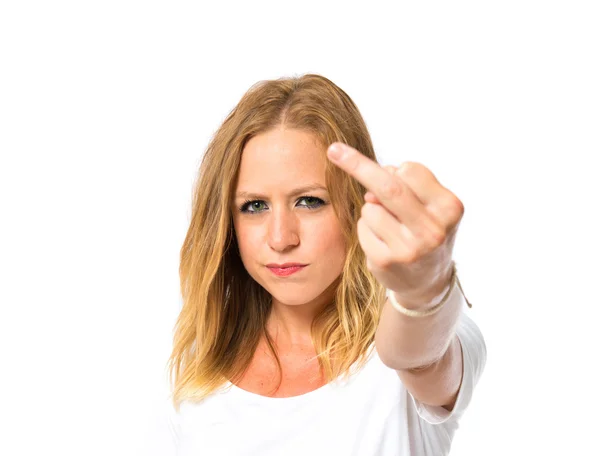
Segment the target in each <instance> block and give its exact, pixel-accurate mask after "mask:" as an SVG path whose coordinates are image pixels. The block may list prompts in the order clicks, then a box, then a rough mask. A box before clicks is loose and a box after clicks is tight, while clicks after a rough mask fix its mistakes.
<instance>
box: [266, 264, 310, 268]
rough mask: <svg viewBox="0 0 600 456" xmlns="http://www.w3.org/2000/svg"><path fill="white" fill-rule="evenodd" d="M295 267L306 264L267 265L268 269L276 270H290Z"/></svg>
mask: <svg viewBox="0 0 600 456" xmlns="http://www.w3.org/2000/svg"><path fill="white" fill-rule="evenodd" d="M296 266H306V264H304V263H283V264H277V263H269V264H268V265H267V267H268V268H277V269H284V268H292V267H296Z"/></svg>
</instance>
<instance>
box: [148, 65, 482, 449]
mask: <svg viewBox="0 0 600 456" xmlns="http://www.w3.org/2000/svg"><path fill="white" fill-rule="evenodd" d="M329 146H331V147H329ZM335 146H339V148H340V149H341V150H342V151H345V152H346V155H345V158H341V159H335V158H334V154H333V152H334V149H335ZM404 165H405V166H403V167H401V168H400V169H397V168H395V167H392V166H388V167H383V168H382V167H380V166H379V165H378V164H377V162H376V158H375V153H374V151H373V146H372V143H371V139H370V136H369V133H368V131H367V127H366V125H365V123H364V121H363V119H362V117H361V115H360V113H359V111H358V109H357V107H356V106H355V104H354V103H353V102H352V100H351V99H350V97H349V96H348V95H347V94H346V93H345V92H344V91H343V90H341V89H340V88H339V87H337V86H336V85H335V84H334V83H333V82H331V81H330V80H328V79H327V78H325V77H323V76H319V75H315V74H306V75H303V76H301V77H294V78H282V79H278V80H273V81H262V82H260V83H258V84H256V85H254V86H253V87H251V89H250V90H249V91H248V92H247V93H246V94H245V95H244V96H243V98H242V99H241V101H240V102H239V103H238V105H237V106H236V107H235V108H234V109H233V111H232V112H231V113H230V114H229V115H228V116H227V118H226V119H225V121H224V123H223V124H222V126H221V127H220V128H219V129H218V130H217V132H216V133H215V135H214V137H213V138H212V140H211V142H210V144H209V146H208V149H207V150H206V153H205V155H204V158H203V160H202V164H201V167H200V173H199V177H198V180H197V183H196V187H195V193H194V198H193V211H192V217H191V223H190V227H189V230H188V232H187V236H186V238H185V242H184V244H183V247H182V249H181V265H180V277H181V291H182V298H183V307H182V310H181V313H180V315H179V318H178V320H177V323H176V328H175V332H174V344H173V352H172V354H171V357H170V360H169V368H170V374H171V375H170V379H171V387H172V393H173V394H172V397H171V398H169V402H168V408H167V413H166V415H165V418H166V419H165V430H164V432H165V435H164V436H163V437H164V440H162V441H158V442H157V443H156V445H157V446H156V452H157V454H168V455H171V454H173V455H174V454H178V455H192V454H202V455H213V456H217V455H228V456H234V455H260V456H265V455H286V456H288V455H311V456H317V455H336V456H338V455H340V456H341V455H360V456H371V455H407V456H408V455H442V454H447V453H448V452H449V449H450V443H451V441H452V438H453V435H454V433H455V430H456V429H457V427H458V420H459V418H460V416H461V415H462V413H463V412H464V410H465V409H466V407H467V405H468V404H469V402H470V400H471V396H472V393H473V389H474V387H475V385H476V383H477V381H478V379H479V377H480V375H481V371H482V369H483V367H484V364H485V358H486V348H485V343H484V340H483V337H482V335H481V332H480V331H479V329H478V328H477V326H476V325H475V324H474V322H473V321H472V320H471V319H470V318H469V317H467V315H466V314H465V312H464V310H465V309H466V307H467V306H465V304H467V305H468V306H470V304H468V302H467V301H466V298H465V297H464V294H463V293H462V288H461V287H460V283H459V282H458V281H457V277H456V269H455V264H454V262H453V261H452V248H453V244H454V239H455V236H456V231H457V227H458V224H459V222H460V219H461V218H462V215H463V211H464V210H463V207H462V204H461V202H460V200H458V198H456V197H455V196H454V195H453V194H452V193H451V192H450V191H449V190H448V189H446V188H444V187H443V186H442V185H441V184H439V182H438V181H437V180H436V179H435V177H434V175H433V174H432V173H431V171H429V170H428V169H427V168H426V167H425V166H423V165H420V164H418V163H409V162H407V163H405V164H404ZM290 263H293V264H294V265H295V266H293V267H292V266H291V265H290ZM158 439H159V440H160V438H158Z"/></svg>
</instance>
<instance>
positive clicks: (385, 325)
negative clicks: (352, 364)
mask: <svg viewBox="0 0 600 456" xmlns="http://www.w3.org/2000/svg"><path fill="white" fill-rule="evenodd" d="M438 291H439V290H438ZM459 293H460V291H459V290H458V289H457V286H456V285H455V286H454V289H453V290H452V292H451V294H450V296H449V297H448V300H447V301H446V303H445V304H444V305H443V307H442V308H441V309H440V310H439V311H438V312H436V313H434V314H433V315H429V316H426V317H410V316H407V315H404V314H403V313H401V312H399V311H398V310H397V309H395V308H394V307H393V306H392V304H391V303H390V301H389V298H388V299H386V301H385V303H384V305H383V309H382V314H381V319H380V322H379V326H378V328H377V332H376V334H375V345H376V348H377V352H378V354H379V357H380V358H381V360H382V361H383V362H384V363H385V364H386V365H387V366H389V367H391V368H393V369H396V370H402V369H411V368H415V367H420V366H426V365H430V364H432V363H435V362H437V361H439V360H441V358H442V357H443V356H444V355H445V354H446V352H447V350H448V348H449V346H450V343H451V341H452V339H453V337H454V334H455V328H456V324H457V322H458V318H459V316H460V313H461V311H462V299H460V297H459ZM396 298H397V301H398V303H399V304H400V305H402V306H403V307H406V308H408V309H416V310H420V309H423V308H427V307H430V306H428V305H426V304H423V302H426V303H429V302H430V301H431V299H433V298H432V297H431V296H424V297H423V302H421V303H418V302H417V301H416V300H415V301H413V302H410V303H409V302H406V301H405V302H403V301H402V299H401V298H399V297H398V296H397V295H396Z"/></svg>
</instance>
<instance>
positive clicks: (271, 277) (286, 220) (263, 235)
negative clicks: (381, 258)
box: [232, 126, 345, 358]
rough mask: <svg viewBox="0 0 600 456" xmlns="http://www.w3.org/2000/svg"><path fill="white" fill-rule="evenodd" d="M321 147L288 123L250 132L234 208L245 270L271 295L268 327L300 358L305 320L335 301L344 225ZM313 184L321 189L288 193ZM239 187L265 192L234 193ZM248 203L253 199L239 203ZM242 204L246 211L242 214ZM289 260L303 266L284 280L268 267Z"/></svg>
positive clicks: (305, 343)
mask: <svg viewBox="0 0 600 456" xmlns="http://www.w3.org/2000/svg"><path fill="white" fill-rule="evenodd" d="M325 150H326V146H325V145H322V144H319V142H318V141H317V139H316V137H315V136H314V135H312V134H311V133H309V132H305V131H302V130H296V129H289V128H287V127H285V126H280V127H277V128H275V129H272V130H270V131H268V132H265V133H262V134H259V135H256V136H254V137H253V138H252V139H250V140H249V141H248V142H247V143H246V146H245V147H244V150H243V152H242V160H241V167H240V173H239V178H238V181H237V183H236V191H235V199H234V205H233V207H232V211H233V212H232V213H233V222H234V228H235V233H236V237H237V241H238V245H239V249H240V255H241V259H242V262H243V264H244V267H245V268H246V270H247V271H248V273H249V274H250V276H251V277H252V278H253V279H254V280H256V282H258V283H259V284H260V285H261V286H263V287H264V288H265V289H266V290H267V291H268V292H269V293H270V294H271V296H272V303H273V306H272V312H271V314H270V317H269V320H268V323H267V330H268V331H269V334H270V335H272V336H273V338H274V339H275V341H276V344H277V346H278V347H279V348H280V349H281V352H282V353H290V352H291V351H293V350H296V352H297V351H298V350H301V351H302V352H303V353H302V354H299V356H300V357H304V358H306V357H307V356H308V354H309V353H312V342H311V338H310V325H311V323H312V321H313V318H314V316H315V315H316V314H317V312H318V311H319V310H320V309H321V308H322V307H323V306H327V305H329V304H331V303H332V302H333V293H334V290H335V285H336V281H337V280H338V279H339V277H340V275H341V273H342V268H343V263H344V259H345V244H344V239H343V237H342V231H341V227H340V224H339V220H338V219H337V216H336V214H335V212H334V210H333V206H332V205H331V203H330V197H329V193H328V191H327V190H326V183H325V164H326V161H327V157H326V155H325ZM310 184H318V185H320V186H322V187H323V189H317V190H310V191H305V192H302V193H299V194H296V195H292V194H291V193H292V192H293V191H294V190H295V189H297V188H299V187H301V186H305V185H310ZM244 191H245V192H252V193H258V194H261V195H263V196H262V197H259V198H255V197H249V198H248V197H243V196H239V195H238V193H239V192H244ZM306 196H308V197H311V198H303V197H306ZM314 198H319V199H320V200H322V202H321V201H319V200H316V199H314ZM246 200H251V201H253V202H252V203H249V204H246V205H245V206H244V203H245V201H246ZM242 206H244V208H245V210H246V211H247V212H246V213H242V212H240V208H241V207H242ZM309 207H311V208H309ZM313 208H314V209H313ZM287 262H298V263H303V264H308V266H306V267H305V268H303V269H302V270H300V271H299V272H296V273H295V274H293V275H291V276H289V277H278V276H276V275H275V274H273V273H272V272H271V271H270V270H269V269H268V268H267V267H266V265H267V264H269V263H278V264H282V263H287Z"/></svg>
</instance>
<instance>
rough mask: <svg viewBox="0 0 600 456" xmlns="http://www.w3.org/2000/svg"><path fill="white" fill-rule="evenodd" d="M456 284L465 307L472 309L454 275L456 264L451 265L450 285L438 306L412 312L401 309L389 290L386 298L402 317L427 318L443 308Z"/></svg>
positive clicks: (404, 308) (411, 310)
mask: <svg viewBox="0 0 600 456" xmlns="http://www.w3.org/2000/svg"><path fill="white" fill-rule="evenodd" d="M456 284H458V286H459V288H460V291H461V293H462V294H463V296H464V298H465V301H467V305H468V306H469V308H470V307H473V306H472V304H471V303H470V302H469V300H468V299H467V297H466V296H465V292H464V291H463V289H462V286H461V284H460V280H459V279H458V276H457V274H456V264H455V263H452V276H451V278H450V285H449V287H448V291H446V294H444V297H443V298H442V300H441V301H440V302H439V303H438V304H436V305H435V306H433V307H432V308H431V309H427V310H413V309H407V308H406V307H402V306H401V305H400V303H398V301H397V300H396V297H395V296H394V292H393V291H392V290H390V289H387V297H388V298H389V300H390V303H391V304H392V307H393V308H394V309H396V310H397V311H398V312H400V313H403V314H404V315H408V316H409V317H427V316H429V315H433V314H434V313H436V312H438V311H439V310H440V309H441V308H442V307H443V306H444V304H445V303H446V301H447V300H448V297H449V296H450V292H451V291H452V289H453V288H454V286H455V285H456Z"/></svg>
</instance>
